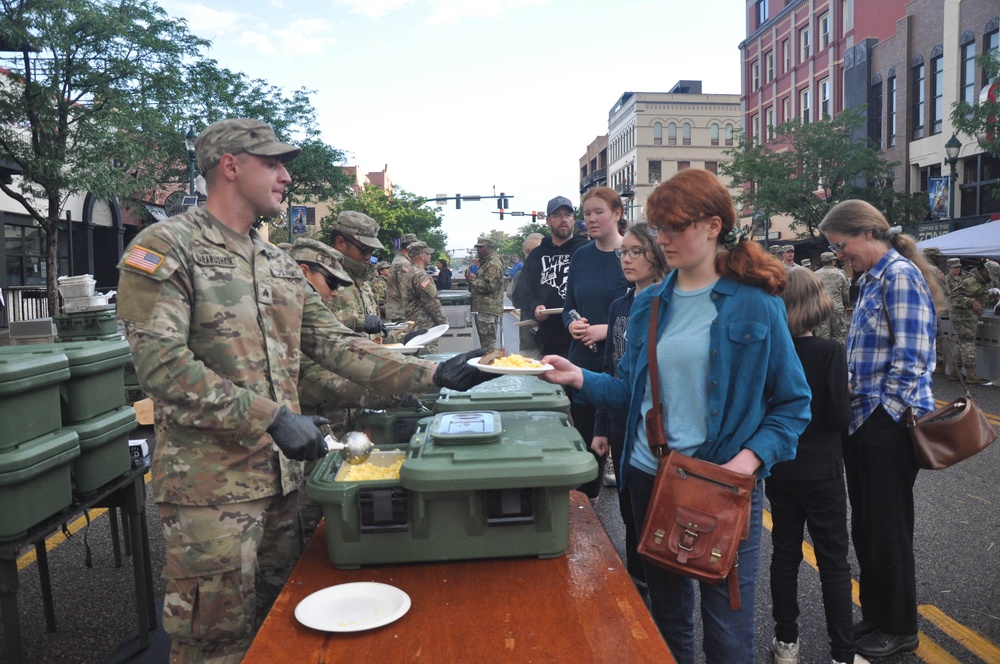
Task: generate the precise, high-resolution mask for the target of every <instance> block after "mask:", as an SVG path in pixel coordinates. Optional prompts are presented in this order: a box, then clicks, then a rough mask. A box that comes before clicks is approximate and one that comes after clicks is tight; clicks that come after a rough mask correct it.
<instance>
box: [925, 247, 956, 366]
mask: <svg viewBox="0 0 1000 664" xmlns="http://www.w3.org/2000/svg"><path fill="white" fill-rule="evenodd" d="M924 257H926V258H927V262H929V263H930V264H931V265H933V266H934V267H936V268H937V270H935V272H934V274H935V278H936V280H937V282H938V286H940V287H941V292H942V293H944V294H945V297H944V301H943V302H941V304H940V305H939V306H938V307H937V315H938V326H937V336H936V337H935V338H934V355H935V360H936V363H935V364H934V373H935V374H944V373H945V372H946V370H947V368H948V362H947V361H946V355H947V353H946V351H945V348H946V346H945V344H946V343H947V341H948V337H947V333H946V332H945V329H944V327H945V326H944V325H942V323H941V321H942V320H943V319H945V318H949V314H950V313H951V295H950V294H951V287H950V286H949V285H948V282H947V276H946V275H945V274H944V273H943V272H941V266H940V261H941V258H942V256H941V250H940V249H938V248H937V247H928V248H926V249H924ZM935 304H936V303H935Z"/></svg>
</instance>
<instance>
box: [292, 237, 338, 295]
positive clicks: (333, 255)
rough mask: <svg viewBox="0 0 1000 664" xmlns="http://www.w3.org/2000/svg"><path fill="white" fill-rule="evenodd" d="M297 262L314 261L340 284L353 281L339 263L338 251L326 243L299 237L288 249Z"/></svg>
mask: <svg viewBox="0 0 1000 664" xmlns="http://www.w3.org/2000/svg"><path fill="white" fill-rule="evenodd" d="M288 253H289V254H290V255H291V257H292V258H294V259H295V261H296V262H297V263H314V264H316V265H318V266H319V267H320V268H322V270H323V271H324V272H326V273H327V274H328V275H330V276H331V277H333V278H334V279H337V280H338V281H340V284H341V285H342V286H350V285H351V284H353V283H354V281H353V280H352V279H351V275H349V274H347V272H344V268H343V266H342V265H341V264H340V252H339V251H337V250H336V249H334V248H333V247H331V246H330V245H328V244H324V243H322V242H320V241H319V240H313V239H311V238H307V237H300V238H297V239H296V240H295V244H293V245H292V248H291V249H290V250H289V251H288Z"/></svg>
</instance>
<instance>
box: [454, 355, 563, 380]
mask: <svg viewBox="0 0 1000 664" xmlns="http://www.w3.org/2000/svg"><path fill="white" fill-rule="evenodd" d="M466 364H468V365H469V366H470V367H475V368H477V369H479V370H480V371H485V372H486V373H491V374H501V375H507V374H516V375H522V376H537V375H538V374H543V373H545V372H546V371H551V370H552V369H554V368H555V367H553V366H552V365H551V364H541V363H539V364H538V366H537V367H497V366H493V365H492V364H480V363H479V358H478V357H474V358H472V359H471V360H469V361H468V362H466Z"/></svg>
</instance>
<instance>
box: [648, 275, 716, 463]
mask: <svg viewBox="0 0 1000 664" xmlns="http://www.w3.org/2000/svg"><path fill="white" fill-rule="evenodd" d="M714 286H715V284H714V283H712V284H710V285H708V286H705V287H704V288H699V289H698V290H693V291H683V290H680V289H679V288H677V286H676V285H675V286H674V291H673V294H672V295H671V297H670V306H669V307H668V308H667V318H666V324H665V326H664V328H663V331H662V332H661V333H660V338H659V340H658V341H657V343H656V362H657V365H658V366H659V369H660V400H661V403H662V404H663V415H664V417H665V418H666V423H665V429H666V432H667V443H668V444H669V445H670V449H671V450H673V451H675V452H680V453H681V454H687V455H690V454H693V453H694V451H695V450H696V449H698V447H700V446H701V444H702V443H704V442H705V438H706V437H707V435H708V419H707V415H706V411H707V409H708V350H709V348H708V347H709V342H710V329H711V326H712V321H713V320H715V317H716V315H717V312H716V309H715V304H714V303H713V302H712V288H713V287H714ZM652 407H653V401H652V386H651V385H650V381H649V377H648V376H647V377H646V391H645V394H644V396H643V401H642V409H641V413H642V419H640V421H639V428H638V431H637V435H636V445H635V448H634V449H633V450H632V457H631V462H632V465H633V466H635V467H637V468H639V469H640V470H642V471H645V472H647V473H650V474H653V475H655V474H656V467H657V460H656V458H655V457H654V456H653V454H652V452H650V451H649V442H648V439H647V438H646V419H645V418H646V413H647V412H648V411H649V410H650V409H651V408H652Z"/></svg>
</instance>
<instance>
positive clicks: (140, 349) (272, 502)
mask: <svg viewBox="0 0 1000 664" xmlns="http://www.w3.org/2000/svg"><path fill="white" fill-rule="evenodd" d="M299 151H300V150H299V148H296V147H293V146H291V145H286V144H284V143H281V142H279V141H278V140H277V138H275V136H274V133H273V132H272V131H271V128H270V127H269V126H268V125H267V124H265V123H263V122H260V121H257V120H223V121H221V122H217V123H215V124H213V125H211V126H209V127H208V128H206V129H205V130H204V131H203V132H202V134H201V136H200V137H199V138H198V142H197V144H196V146H195V152H196V156H197V160H198V165H199V168H200V170H201V173H202V175H203V176H204V177H205V178H206V181H207V187H208V200H207V202H206V205H205V207H204V208H200V207H199V208H192V209H191V210H189V211H187V212H185V213H183V214H181V215H178V216H176V217H173V218H171V219H169V220H167V221H163V222H161V223H157V224H154V225H152V226H149V227H148V228H146V229H145V230H143V231H142V232H141V233H140V234H139V235H138V237H136V239H135V240H134V241H133V242H132V244H131V245H129V248H128V250H127V251H126V252H125V254H124V256H123V258H122V260H121V262H120V263H119V269H120V270H121V278H120V280H119V285H118V316H119V317H120V318H121V319H122V320H123V322H124V325H125V332H126V335H127V337H128V340H129V345H130V347H131V351H132V358H133V362H134V364H135V369H136V375H137V377H138V379H139V382H140V384H141V386H142V388H143V390H144V391H145V392H146V393H147V394H148V395H149V396H150V397H152V399H153V402H154V405H155V426H156V451H155V456H154V459H153V468H152V474H153V481H152V485H153V498H154V500H155V502H156V503H158V505H159V507H160V516H161V520H162V524H163V533H164V538H165V546H166V558H165V565H164V570H163V575H164V577H165V578H166V579H167V590H166V594H165V598H164V607H163V626H164V629H165V630H166V631H167V633H168V634H170V636H171V661H173V662H203V661H213V662H234V663H235V662H239V661H240V660H241V659H242V657H243V654H244V653H245V651H246V649H247V648H248V647H249V645H250V642H251V641H252V639H253V636H254V633H255V630H256V628H257V627H258V626H259V624H260V622H261V621H262V620H263V617H264V615H265V613H266V610H267V607H268V606H269V604H270V602H271V601H273V599H274V597H275V596H276V595H277V593H278V592H279V591H280V588H281V584H282V582H283V580H284V576H285V575H287V573H288V572H289V571H290V569H291V564H292V563H293V562H294V560H295V556H296V555H297V554H298V541H297V535H296V522H297V519H296V502H297V500H296V499H297V490H298V488H299V487H300V486H301V484H302V463H301V462H302V461H304V460H309V459H316V458H318V457H319V456H321V455H322V454H324V453H325V452H326V445H325V443H324V442H323V434H322V433H321V432H320V431H319V429H318V428H317V420H316V419H314V418H311V417H306V416H303V415H298V414H296V411H297V410H298V409H299V401H298V392H297V386H296V379H297V377H298V374H299V360H300V358H301V356H302V355H303V354H305V355H308V356H309V357H311V358H313V359H314V360H315V361H316V362H318V363H320V364H322V365H323V366H324V367H326V368H327V369H329V370H331V371H334V372H338V373H340V374H342V375H344V376H345V377H347V378H349V379H351V380H353V381H354V382H356V383H358V384H374V385H375V386H377V387H378V388H379V389H381V390H383V391H384V392H386V393H400V392H406V391H425V390H426V389H428V388H429V387H430V386H431V385H437V386H446V387H456V388H457V389H468V388H469V387H471V386H472V385H474V384H476V383H478V382H480V381H481V380H482V378H483V377H485V376H488V374H483V373H482V372H478V371H475V370H474V369H472V367H468V369H471V370H472V371H473V372H474V373H473V374H470V373H468V372H467V371H466V370H465V368H463V367H459V366H458V365H457V364H456V363H454V359H457V358H462V356H457V358H453V360H449V361H448V362H444V363H441V364H438V365H434V364H433V363H430V362H426V361H423V360H419V359H415V358H406V357H403V356H400V355H397V354H393V353H389V352H386V351H383V350H380V349H379V348H378V346H377V345H375V344H372V343H371V342H369V341H366V340H364V339H362V338H360V337H358V336H357V335H354V334H352V333H351V332H350V331H348V330H347V329H346V328H344V326H343V325H341V324H340V323H339V322H338V321H337V319H336V318H335V317H334V316H333V314H332V313H330V311H329V310H328V309H327V308H326V307H324V306H323V303H322V300H321V298H320V296H319V295H318V294H317V293H316V291H315V290H313V289H312V288H310V287H309V286H308V282H307V281H306V279H305V278H304V276H303V274H302V271H301V269H300V268H299V266H298V265H297V264H296V263H295V261H294V260H293V259H292V258H291V257H290V256H289V255H288V254H285V253H284V252H282V251H281V250H279V249H278V248H277V247H275V246H274V245H272V244H269V243H267V242H266V241H265V240H264V239H263V238H261V236H260V235H259V234H258V233H257V232H256V231H254V230H253V229H252V228H253V224H254V222H255V221H256V220H257V218H258V217H261V216H275V215H277V214H279V213H280V212H281V198H282V193H283V190H284V188H285V186H286V185H287V184H288V183H289V182H290V178H289V177H288V171H287V170H285V167H284V164H283V162H285V161H288V160H290V159H292V158H294V157H295V156H297V155H298V154H299ZM470 356H471V355H470ZM463 361H464V360H463ZM318 421H319V422H322V421H323V420H322V419H319V420H318Z"/></svg>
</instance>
